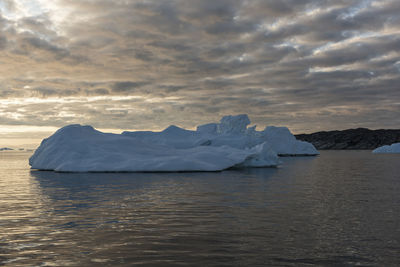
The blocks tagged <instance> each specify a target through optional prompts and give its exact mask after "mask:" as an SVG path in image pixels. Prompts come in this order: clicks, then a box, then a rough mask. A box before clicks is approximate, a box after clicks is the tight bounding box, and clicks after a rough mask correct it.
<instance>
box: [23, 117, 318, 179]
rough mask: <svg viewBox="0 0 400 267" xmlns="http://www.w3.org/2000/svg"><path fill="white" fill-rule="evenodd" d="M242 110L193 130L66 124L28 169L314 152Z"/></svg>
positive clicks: (244, 163)
mask: <svg viewBox="0 0 400 267" xmlns="http://www.w3.org/2000/svg"><path fill="white" fill-rule="evenodd" d="M249 124H250V120H249V118H248V116H247V115H246V114H240V115H236V116H225V117H223V118H222V119H221V120H220V122H219V123H209V124H205V125H200V126H198V127H197V129H196V130H195V131H192V130H186V129H183V128H180V127H177V126H174V125H171V126H169V127H168V128H166V129H165V130H163V131H161V132H152V131H135V132H128V131H125V132H122V133H121V134H112V133H103V132H100V131H98V130H95V129H94V128H93V127H91V126H81V125H78V124H74V125H69V126H65V127H63V128H61V129H59V130H58V131H56V132H55V133H54V134H53V135H52V136H50V137H49V138H46V139H44V140H43V141H42V143H41V144H40V146H39V148H38V149H36V151H35V153H34V154H33V156H32V157H31V158H30V159H29V164H30V165H31V168H32V169H39V170H54V171H60V172H150V171H153V172H154V171H159V172H174V171H221V170H225V169H228V168H242V167H275V166H277V165H278V164H279V163H280V160H279V157H278V155H290V156H293V155H317V154H319V153H318V151H317V150H316V149H315V148H314V146H313V145H312V144H310V143H307V142H303V141H298V140H296V138H295V137H294V136H293V135H292V134H291V133H290V131H289V129H288V128H286V127H272V126H269V127H266V128H265V130H264V131H256V126H251V127H248V125H249Z"/></svg>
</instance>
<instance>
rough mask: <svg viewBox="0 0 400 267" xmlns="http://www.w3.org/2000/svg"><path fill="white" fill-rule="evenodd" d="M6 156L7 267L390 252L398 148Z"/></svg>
mask: <svg viewBox="0 0 400 267" xmlns="http://www.w3.org/2000/svg"><path fill="white" fill-rule="evenodd" d="M10 155H11V154H8V158H7V159H3V158H1V160H2V161H3V160H6V161H7V162H6V163H7V164H6V165H4V164H2V165H1V166H0V169H1V171H2V173H5V171H7V174H8V175H7V176H2V177H1V178H0V188H1V189H0V190H2V192H1V194H0V204H1V205H0V207H1V215H2V216H1V217H0V223H1V228H0V237H1V241H0V243H1V249H0V262H1V264H3V265H6V266H15V265H27V266H31V265H55V266H60V265H74V266H77V265H79V266H98V265H99V264H104V265H110V266H111V265H112V266H114V265H123V266H131V265H134V264H139V265H140V264H142V265H151V266H154V265H160V266H166V265H167V266H168V265H171V266H175V265H189V266H193V265H197V266H254V265H261V266H265V265H267V266H268V265H269V266H271V265H272V266H298V265H313V264H315V265H337V266H343V265H364V266H376V265H380V266H384V265H385V266H395V265H398V264H399V263H400V258H399V255H398V251H400V232H399V228H398V221H399V219H400V218H399V216H400V205H399V204H400V194H399V192H400V179H399V178H400V177H399V175H398V173H400V166H398V164H397V163H398V161H399V160H400V157H399V155H380V156H378V157H377V155H373V154H371V152H370V151H323V152H322V153H321V155H320V156H319V157H316V158H311V157H297V158H284V159H282V160H283V166H282V167H281V168H262V169H243V170H235V171H224V172H217V173H55V172H43V171H29V170H27V169H26V168H27V166H26V159H27V157H28V155H27V154H26V153H17V152H16V153H14V154H13V155H14V156H10ZM10 157H11V158H10ZM5 166H7V167H5Z"/></svg>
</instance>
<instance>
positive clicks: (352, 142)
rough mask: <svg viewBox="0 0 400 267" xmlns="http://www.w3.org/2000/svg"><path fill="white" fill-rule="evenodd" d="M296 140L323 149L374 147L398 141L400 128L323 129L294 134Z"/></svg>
mask: <svg viewBox="0 0 400 267" xmlns="http://www.w3.org/2000/svg"><path fill="white" fill-rule="evenodd" d="M295 137H296V138H297V139H298V140H302V141H307V142H310V143H312V144H313V145H314V146H315V148H317V149H320V150H324V149H375V148H377V147H380V146H383V145H390V144H393V143H399V142H400V130H387V129H379V130H370V129H366V128H357V129H348V130H343V131H323V132H316V133H311V134H298V135H295Z"/></svg>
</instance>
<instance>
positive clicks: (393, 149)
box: [372, 143, 400, 154]
mask: <svg viewBox="0 0 400 267" xmlns="http://www.w3.org/2000/svg"><path fill="white" fill-rule="evenodd" d="M372 153H374V154H383V153H400V143H394V144H391V145H387V146H381V147H378V148H376V149H374V150H373V151H372Z"/></svg>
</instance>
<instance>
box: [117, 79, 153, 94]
mask: <svg viewBox="0 0 400 267" xmlns="http://www.w3.org/2000/svg"><path fill="white" fill-rule="evenodd" d="M146 84H147V83H146V82H131V81H125V82H116V83H114V84H113V85H112V86H111V90H112V91H113V92H117V93H119V92H130V91H135V90H136V89H137V88H139V87H142V86H144V85H146Z"/></svg>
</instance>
